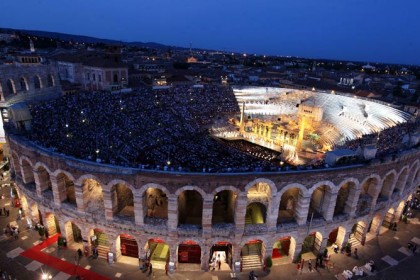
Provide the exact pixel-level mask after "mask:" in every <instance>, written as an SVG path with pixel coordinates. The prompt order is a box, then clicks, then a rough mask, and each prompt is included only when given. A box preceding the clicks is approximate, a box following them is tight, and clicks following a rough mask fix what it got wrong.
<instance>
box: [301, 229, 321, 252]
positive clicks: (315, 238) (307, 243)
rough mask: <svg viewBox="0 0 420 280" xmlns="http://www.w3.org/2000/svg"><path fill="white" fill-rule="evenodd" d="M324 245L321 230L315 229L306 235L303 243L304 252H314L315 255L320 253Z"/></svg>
mask: <svg viewBox="0 0 420 280" xmlns="http://www.w3.org/2000/svg"><path fill="white" fill-rule="evenodd" d="M321 245H322V233H321V232H319V231H315V232H312V233H310V234H309V235H308V236H306V237H305V239H304V241H303V243H302V251H301V252H302V254H304V253H307V252H313V253H314V254H315V256H317V255H318V253H319V252H320V250H321Z"/></svg>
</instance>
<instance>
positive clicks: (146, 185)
mask: <svg viewBox="0 0 420 280" xmlns="http://www.w3.org/2000/svg"><path fill="white" fill-rule="evenodd" d="M148 188H154V189H160V190H161V191H162V192H164V193H165V194H166V196H167V197H169V196H170V195H171V192H170V191H169V190H168V189H167V188H166V187H164V186H162V185H159V184H155V183H148V184H145V185H143V186H142V187H141V188H140V189H139V190H138V192H137V193H138V194H139V195H141V196H144V194H145V192H146V191H147V189H148Z"/></svg>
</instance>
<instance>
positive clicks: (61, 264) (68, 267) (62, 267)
mask: <svg viewBox="0 0 420 280" xmlns="http://www.w3.org/2000/svg"><path fill="white" fill-rule="evenodd" d="M58 236H59V235H58V234H56V235H54V236H52V237H51V238H48V239H47V240H45V241H44V242H42V243H40V244H38V245H36V246H34V247H32V248H31V249H28V250H26V251H25V252H22V253H21V255H22V256H24V257H27V258H29V259H33V260H35V261H38V262H40V263H43V264H46V265H48V266H51V267H53V268H55V269H57V270H59V271H62V272H64V273H67V274H70V275H79V276H81V277H83V278H82V279H95V280H97V279H98V280H109V278H107V277H104V276H102V275H99V274H97V273H95V272H93V271H90V270H87V269H84V268H83V267H80V266H77V267H76V265H75V264H73V263H69V262H66V261H62V260H60V259H59V258H56V257H53V256H51V255H48V254H45V253H43V252H41V250H42V249H44V248H46V247H48V246H50V245H52V244H55V243H57V239H58Z"/></svg>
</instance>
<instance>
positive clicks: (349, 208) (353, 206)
mask: <svg viewBox="0 0 420 280" xmlns="http://www.w3.org/2000/svg"><path fill="white" fill-rule="evenodd" d="M359 196H360V190H357V189H356V188H350V192H349V196H348V197H347V201H346V205H345V207H344V213H346V214H349V216H350V217H351V218H353V217H355V216H356V210H357V203H358V202H359Z"/></svg>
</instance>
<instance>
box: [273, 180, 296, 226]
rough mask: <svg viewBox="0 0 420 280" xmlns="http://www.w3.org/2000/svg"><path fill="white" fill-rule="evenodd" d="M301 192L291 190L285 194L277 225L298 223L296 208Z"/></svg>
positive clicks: (281, 202) (281, 201)
mask: <svg viewBox="0 0 420 280" xmlns="http://www.w3.org/2000/svg"><path fill="white" fill-rule="evenodd" d="M300 192H301V191H300V189H299V188H291V189H288V190H287V191H285V192H284V193H283V195H282V196H281V200H280V206H279V215H278V218H277V224H289V223H296V207H297V204H298V200H299V194H300Z"/></svg>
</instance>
